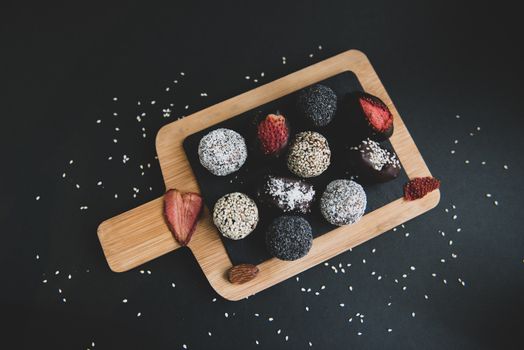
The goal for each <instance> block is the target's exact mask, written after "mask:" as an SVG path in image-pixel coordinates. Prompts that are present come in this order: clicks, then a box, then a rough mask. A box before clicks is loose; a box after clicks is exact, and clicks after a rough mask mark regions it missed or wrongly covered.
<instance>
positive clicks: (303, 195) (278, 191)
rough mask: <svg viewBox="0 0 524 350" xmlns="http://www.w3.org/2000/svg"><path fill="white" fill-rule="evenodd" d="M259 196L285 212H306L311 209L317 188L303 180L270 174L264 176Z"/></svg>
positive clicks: (263, 200)
mask: <svg viewBox="0 0 524 350" xmlns="http://www.w3.org/2000/svg"><path fill="white" fill-rule="evenodd" d="M259 197H260V199H261V201H262V202H263V203H266V204H269V205H270V206H273V207H276V208H278V209H280V210H281V211H283V212H284V213H290V212H292V213H301V214H306V213H309V212H310V211H311V203H312V202H313V199H314V198H315V190H314V189H313V185H311V184H309V183H307V182H305V181H303V180H299V179H293V178H289V177H281V176H272V175H269V176H266V177H265V178H264V183H263V185H262V188H261V189H260V191H259Z"/></svg>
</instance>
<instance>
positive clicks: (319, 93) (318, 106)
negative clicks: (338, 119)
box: [297, 84, 337, 127]
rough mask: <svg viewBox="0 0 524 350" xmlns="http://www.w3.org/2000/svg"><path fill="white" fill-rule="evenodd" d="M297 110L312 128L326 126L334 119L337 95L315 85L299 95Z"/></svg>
mask: <svg viewBox="0 0 524 350" xmlns="http://www.w3.org/2000/svg"><path fill="white" fill-rule="evenodd" d="M297 108H298V111H299V113H301V114H302V115H304V116H305V117H306V118H307V120H309V121H310V122H311V123H312V124H313V125H314V126H316V127H322V126H326V125H328V124H329V123H330V122H331V121H332V120H333V118H334V117H335V112H336V111H337V95H336V94H335V92H334V91H333V90H332V89H330V88H329V87H327V86H324V85H321V84H315V85H313V86H310V87H307V88H305V89H303V90H302V91H301V92H300V93H299V95H298V99H297Z"/></svg>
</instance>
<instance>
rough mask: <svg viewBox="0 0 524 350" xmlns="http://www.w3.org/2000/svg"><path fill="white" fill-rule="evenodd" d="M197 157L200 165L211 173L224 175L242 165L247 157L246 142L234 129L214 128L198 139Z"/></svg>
mask: <svg viewBox="0 0 524 350" xmlns="http://www.w3.org/2000/svg"><path fill="white" fill-rule="evenodd" d="M198 157H199V158H200V163H201V164H202V166H203V167H204V168H206V169H207V170H209V171H210V172H211V173H212V174H213V175H217V176H226V175H229V174H231V173H233V172H235V171H237V170H238V169H240V168H241V167H242V165H244V163H245V161H246V159H247V147H246V142H245V140H244V138H243V137H242V136H241V135H240V134H239V133H237V132H236V131H233V130H231V129H225V128H220V129H216V130H213V131H211V132H210V133H208V134H206V135H205V136H204V137H202V139H200V143H199V145H198Z"/></svg>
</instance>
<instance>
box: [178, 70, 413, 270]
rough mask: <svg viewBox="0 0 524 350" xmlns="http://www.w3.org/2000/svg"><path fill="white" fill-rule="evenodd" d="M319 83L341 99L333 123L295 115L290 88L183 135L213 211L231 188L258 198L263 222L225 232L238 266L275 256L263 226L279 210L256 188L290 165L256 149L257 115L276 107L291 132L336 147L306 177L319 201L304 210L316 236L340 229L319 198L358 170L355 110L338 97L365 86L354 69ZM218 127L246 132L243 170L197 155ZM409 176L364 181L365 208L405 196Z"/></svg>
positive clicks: (225, 243)
mask: <svg viewBox="0 0 524 350" xmlns="http://www.w3.org/2000/svg"><path fill="white" fill-rule="evenodd" d="M320 84H323V85H326V86H329V87H330V88H332V89H333V90H334V91H335V93H336V94H337V96H338V98H339V108H337V115H336V116H335V119H334V120H333V122H332V123H330V124H329V125H328V126H327V127H325V128H315V127H311V126H309V125H307V123H305V122H304V120H303V119H302V118H301V117H300V116H298V115H297V113H296V107H295V100H296V94H297V93H292V94H289V95H287V96H284V97H282V98H279V99H277V100H274V101H272V102H270V103H267V104H265V105H262V106H259V107H258V108H256V109H253V110H250V111H248V112H245V113H242V114H240V115H238V116H236V117H233V118H231V119H228V120H226V121H224V122H221V123H218V124H215V125H213V126H211V127H209V128H207V129H205V130H202V131H199V132H197V133H195V134H192V135H190V136H188V137H187V138H186V139H185V140H184V150H185V152H186V155H187V158H188V160H189V163H190V164H191V167H192V169H193V173H194V174H195V177H196V179H197V182H198V184H199V187H200V192H201V194H202V197H203V199H204V202H205V203H206V205H207V207H208V208H209V209H210V211H212V210H213V206H214V204H215V202H216V201H217V200H218V199H219V198H220V197H222V196H223V195H225V194H227V193H230V192H243V193H246V194H247V195H249V196H250V197H251V198H253V199H254V200H255V201H256V202H257V205H258V208H259V214H260V221H259V223H258V225H257V228H256V229H255V230H254V231H253V232H252V233H251V234H250V235H249V236H247V237H246V238H244V239H242V240H239V241H234V240H231V239H228V238H225V237H222V236H221V238H222V241H223V243H224V246H225V248H226V251H227V254H228V255H229V258H230V259H231V261H232V263H233V264H234V265H236V264H239V263H251V264H259V263H261V262H263V261H265V260H267V259H269V258H271V256H270V255H269V253H268V252H267V251H266V247H265V237H264V236H265V229H266V227H267V226H268V225H269V223H271V221H272V220H273V219H274V218H275V217H276V216H278V215H279V213H276V212H275V211H273V210H269V209H266V208H264V206H263V205H261V204H260V202H259V201H258V200H257V198H256V192H257V188H258V186H259V184H260V180H261V179H262V178H263V176H264V175H266V174H276V175H284V176H291V177H293V175H292V174H291V173H290V172H289V170H287V167H286V162H285V156H282V157H281V158H279V159H272V160H267V159H264V158H263V157H261V156H260V154H259V152H258V151H257V148H256V144H255V142H254V140H255V130H256V120H257V118H258V117H260V116H265V115H266V114H268V113H271V112H275V111H277V110H278V111H280V112H281V113H282V114H283V115H285V116H286V118H287V119H288V120H289V122H290V125H291V132H292V135H293V134H296V133H297V132H300V131H304V130H314V131H317V132H319V133H321V134H322V135H324V136H325V137H326V138H327V139H328V141H329V144H330V148H331V152H332V154H331V165H330V166H329V168H328V169H327V170H326V171H325V172H324V173H323V174H321V175H320V176H318V177H315V178H312V179H308V180H307V181H308V182H310V183H311V184H313V185H314V187H315V190H316V197H317V201H316V203H315V205H314V206H313V209H312V212H311V213H310V214H308V215H304V217H305V218H306V219H307V220H308V221H309V223H310V224H311V226H312V228H313V235H314V236H315V237H318V236H320V235H322V234H324V233H326V232H329V231H331V230H333V229H334V228H336V226H333V225H331V224H329V223H327V222H326V221H325V219H324V218H323V217H322V215H321V214H320V210H319V208H318V199H319V198H320V195H321V194H322V192H323V190H324V189H325V187H326V185H327V184H328V183H329V182H330V181H332V180H335V179H340V178H350V176H352V175H354V174H352V172H351V169H350V166H349V161H348V159H347V148H348V147H349V146H351V145H356V144H358V142H359V141H360V140H359V139H358V138H357V137H355V136H354V135H352V133H351V120H350V117H351V115H352V114H351V113H350V112H348V111H347V110H345V109H344V108H343V106H342V103H340V101H342V99H343V98H344V96H346V95H347V94H348V93H351V92H353V91H356V90H360V91H362V86H361V85H360V83H359V82H358V79H357V78H356V76H355V75H354V74H353V73H352V72H344V73H340V74H338V75H336V76H333V77H331V78H329V79H326V80H324V81H321V82H320ZM218 128H228V129H233V130H235V131H237V132H238V133H240V134H241V135H242V136H244V138H245V139H246V143H247V144H248V158H247V161H246V163H245V164H244V166H243V167H242V168H241V169H240V170H239V171H237V172H236V173H233V174H231V175H228V176H214V175H212V174H211V173H210V172H208V171H207V170H206V169H205V168H204V167H203V166H202V165H201V164H200V161H199V158H198V151H197V150H198V143H199V142H200V139H201V138H202V136H204V135H205V134H207V133H208V132H210V131H212V130H215V129H218ZM383 145H384V146H386V147H389V148H391V144H390V143H389V142H388V141H386V142H384V143H383ZM356 181H357V182H358V179H356ZM407 181H408V177H407V175H406V173H405V172H404V171H403V170H402V171H401V173H400V175H399V176H398V178H396V179H395V180H393V181H390V182H387V183H384V184H378V185H372V186H367V185H364V190H365V191H366V194H367V208H366V213H368V212H371V211H373V210H375V209H378V208H380V207H382V206H383V205H385V204H388V203H389V202H392V201H393V200H396V199H398V198H400V197H401V196H402V186H403V184H404V183H405V182H407Z"/></svg>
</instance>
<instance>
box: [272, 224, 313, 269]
mask: <svg viewBox="0 0 524 350" xmlns="http://www.w3.org/2000/svg"><path fill="white" fill-rule="evenodd" d="M312 244H313V232H312V229H311V225H310V224H309V222H308V221H307V220H306V219H304V218H303V217H300V216H279V217H277V218H276V219H275V220H273V222H272V223H271V225H270V226H269V228H268V230H267V232H266V246H267V249H268V251H269V252H270V253H271V255H273V256H274V257H276V258H278V259H280V260H287V261H291V260H297V259H300V258H302V257H303V256H305V255H306V254H307V253H308V252H309V250H310V249H311V245H312Z"/></svg>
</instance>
